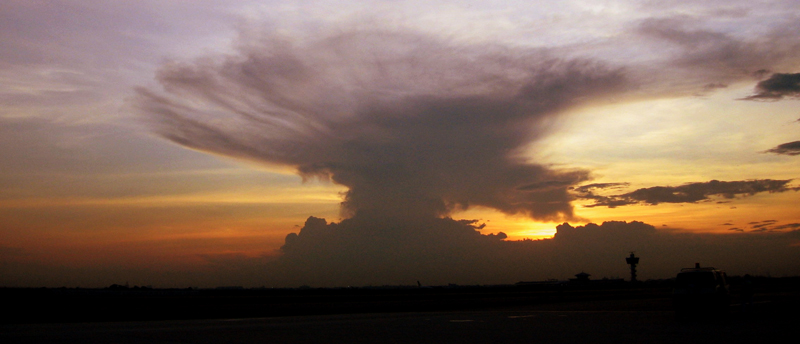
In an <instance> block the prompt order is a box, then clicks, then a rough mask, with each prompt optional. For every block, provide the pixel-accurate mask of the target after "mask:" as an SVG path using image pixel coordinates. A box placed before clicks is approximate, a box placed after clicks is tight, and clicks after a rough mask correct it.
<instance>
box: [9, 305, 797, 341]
mask: <svg viewBox="0 0 800 344" xmlns="http://www.w3.org/2000/svg"><path fill="white" fill-rule="evenodd" d="M636 302H638V304H637V303H636ZM663 302H664V301H663V300H650V301H648V300H636V301H627V302H625V303H623V304H620V303H619V302H606V303H596V302H595V303H582V304H561V305H547V306H545V307H533V308H531V307H526V308H528V309H501V310H482V311H455V312H425V313H380V314H346V315H324V316H298V317H274V318H255V319H218V320H186V321H149V322H147V321H145V322H108V323H77V324H18V325H2V326H0V342H2V343H8V344H11V343H461V344H465V343H581V342H585V343H672V344H674V343H682V344H683V343H765V342H769V341H772V340H779V339H783V340H785V339H784V338H785V336H786V335H789V334H792V333H793V332H794V327H795V326H796V321H797V316H796V315H788V316H786V315H782V314H774V313H767V312H769V311H770V310H769V308H767V307H760V308H757V309H755V310H754V311H753V312H750V313H743V312H741V311H739V309H738V308H733V309H732V311H731V312H730V314H729V315H728V316H727V317H725V318H724V319H698V320H695V321H687V322H679V321H676V320H675V319H674V313H673V312H672V311H670V310H665V309H663V307H662V306H663V305H662V303H663Z"/></svg>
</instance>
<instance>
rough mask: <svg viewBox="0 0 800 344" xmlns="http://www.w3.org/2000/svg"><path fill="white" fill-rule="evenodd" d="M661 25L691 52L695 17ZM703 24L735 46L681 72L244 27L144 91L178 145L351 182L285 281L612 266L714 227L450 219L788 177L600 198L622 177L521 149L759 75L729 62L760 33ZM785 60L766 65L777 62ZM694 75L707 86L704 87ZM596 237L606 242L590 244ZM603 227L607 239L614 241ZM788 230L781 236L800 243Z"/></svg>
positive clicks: (743, 189)
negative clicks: (520, 226)
mask: <svg viewBox="0 0 800 344" xmlns="http://www.w3.org/2000/svg"><path fill="white" fill-rule="evenodd" d="M649 30H650V31H647V30H643V31H642V32H644V31H647V34H649V35H661V36H662V38H666V39H671V40H673V41H676V42H679V43H680V44H679V45H681V46H685V47H686V50H687V51H688V50H691V49H690V47H691V46H692V44H690V43H691V42H689V41H687V40H690V39H691V37H692V35H689V34H686V33H687V32H688V31H687V32H679V31H676V30H670V29H669V28H668V27H667V25H665V24H664V23H655V24H653V25H651V26H650V27H649ZM688 33H691V32H688ZM703 37H704V38H703V39H706V40H707V42H713V41H714V40H713V39H714V38H715V37H717V38H719V37H722V38H724V44H713V45H712V46H711V47H710V48H709V49H706V50H704V51H702V54H701V55H702V56H699V55H697V56H695V55H696V54H695V55H691V54H687V55H686V56H682V57H680V56H679V57H676V58H674V59H673V60H671V61H667V62H664V64H665V65H669V66H671V67H675V68H677V69H678V72H681V73H677V74H680V75H678V76H674V75H673V74H675V73H676V72H675V71H674V70H673V69H672V68H658V66H656V67H653V66H648V67H647V68H645V67H642V66H638V67H636V66H628V67H627V68H621V67H615V66H610V65H608V64H605V63H602V62H598V61H596V60H591V59H564V58H558V57H557V56H554V55H553V51H548V50H542V49H538V50H536V49H525V48H516V47H507V46H497V45H492V44H472V43H455V42H454V41H449V40H446V39H442V38H437V37H433V36H430V35H424V34H418V33H414V32H407V31H381V30H374V31H359V30H355V31H348V30H340V31H339V32H338V33H336V34H332V35H328V36H322V37H321V38H315V39H290V38H285V37H283V38H282V37H275V36H269V35H268V36H264V37H258V38H242V40H241V41H240V44H239V46H238V48H237V50H236V52H235V53H233V54H231V55H227V56H209V57H206V58H203V59H198V60H195V61H190V62H173V63H169V64H166V65H164V66H163V67H162V69H161V70H160V71H159V72H158V74H157V80H158V81H159V82H160V83H161V85H162V86H163V90H153V89H144V88H141V89H139V90H138V91H137V96H136V100H135V103H136V105H137V106H138V108H139V109H140V111H141V113H142V115H143V117H144V118H146V119H147V121H148V123H149V125H150V126H151V127H152V128H153V130H154V131H155V132H157V133H158V134H160V135H161V136H162V137H164V138H166V139H168V140H171V141H173V142H175V143H177V144H180V145H183V146H186V147H189V148H192V149H197V150H201V151H206V152H211V153H214V154H220V155H224V156H231V157H237V158H242V159H249V160H253V161H257V162H261V163H265V164H275V165H281V166H289V167H291V168H294V169H295V170H296V171H297V173H298V174H299V175H301V176H302V177H303V178H305V179H314V178H318V179H322V180H330V181H332V182H334V183H337V184H340V185H343V186H346V187H347V188H348V190H347V192H346V193H345V195H344V200H343V203H342V209H343V213H344V215H345V219H344V220H342V221H340V222H338V223H328V222H327V221H325V220H323V219H318V218H314V217H311V218H309V220H308V221H307V222H306V224H305V226H304V227H303V228H302V229H301V230H300V232H299V233H290V234H289V235H288V236H287V237H286V242H285V245H284V246H283V247H282V249H281V252H282V253H283V254H282V256H281V257H280V258H279V259H278V260H276V261H275V262H273V263H272V264H271V265H270V267H269V268H268V269H267V270H268V271H267V273H271V274H274V275H276V276H278V275H279V276H281V278H282V280H283V282H282V283H283V284H284V285H286V284H288V283H292V281H294V282H297V283H313V284H324V285H359V284H370V283H399V281H404V282H412V283H413V281H415V280H417V279H427V280H429V281H436V282H437V283H444V282H459V283H464V282H478V281H483V282H484V283H491V282H500V281H505V282H508V281H509V280H511V281H513V280H514V279H518V278H524V277H521V276H526V274H531V275H535V276H548V275H550V276H556V275H557V274H563V272H564V271H569V269H578V268H579V267H582V268H580V269H584V268H592V269H596V270H594V271H595V272H601V271H610V270H608V269H606V268H603V267H602V265H603V264H607V263H608V262H609V261H611V259H617V258H613V257H616V255H618V254H619V252H620V251H622V252H627V251H630V250H637V247H647V245H649V244H647V243H648V242H652V241H657V240H661V239H665V240H664V242H665V243H670V244H669V245H667V246H663V247H662V246H659V249H658V250H657V251H658V253H657V254H658V255H659V257H660V258H659V259H662V260H663V262H662V263H664V264H662V266H668V264H674V259H676V258H677V257H680V256H681V252H683V251H681V250H683V248H685V247H687V243H692V242H693V240H695V239H696V238H702V239H701V240H707V239H706V238H707V237H705V236H688V235H687V236H682V237H681V238H684V239H680V240H677V239H676V240H671V239H672V237H665V236H664V234H659V233H658V232H657V231H655V228H654V227H653V226H650V225H646V224H642V223H638V222H635V223H631V224H628V223H624V222H620V223H610V224H608V225H606V224H604V225H601V226H586V227H578V228H573V227H571V226H569V225H567V224H564V225H562V226H559V228H558V231H559V233H560V234H559V235H557V236H556V238H554V239H552V240H548V241H536V242H532V241H525V242H509V241H504V240H503V239H504V238H505V236H504V235H503V234H502V233H498V234H495V235H483V234H481V233H480V232H479V229H480V226H479V225H478V224H477V223H475V222H470V221H466V222H465V221H458V220H454V219H452V218H450V217H447V216H448V214H450V213H452V212H453V211H454V210H457V209H466V208H469V207H473V206H482V207H487V208H492V209H496V210H498V211H500V212H503V213H506V214H520V215H524V216H528V217H530V218H532V219H537V220H543V221H561V220H570V219H575V217H576V216H575V214H574V213H573V206H572V204H571V202H572V201H574V200H575V199H577V198H584V199H594V200H595V202H596V203H595V205H594V206H609V207H611V206H619V205H627V204H633V203H647V204H657V203H663V202H697V201H702V200H706V199H708V197H709V196H715V195H718V196H721V197H733V196H740V195H749V194H753V193H757V192H770V191H772V192H778V191H785V189H786V188H787V186H786V184H787V183H788V181H780V180H778V181H774V180H756V181H742V182H717V181H712V182H707V183H693V184H687V185H684V186H679V187H656V188H648V189H641V190H637V191H634V192H631V193H627V194H622V195H615V196H604V198H602V197H600V196H597V195H596V194H595V192H596V191H597V190H600V189H611V188H618V187H623V186H626V184H624V183H613V184H609V183H604V184H589V185H584V186H580V185H581V184H583V183H585V182H588V181H589V180H590V179H591V178H590V171H586V170H559V169H556V168H553V167H551V166H549V165H544V164H537V163H536V162H531V161H530V160H529V158H528V157H525V156H523V154H522V151H523V150H524V149H526V148H527V147H530V145H531V144H532V143H536V142H537V140H540V139H542V138H543V137H545V136H546V135H547V134H548V132H549V131H550V130H551V128H550V125H551V123H553V122H555V121H556V120H557V116H559V115H560V114H563V113H565V112H566V110H568V109H570V108H572V107H579V106H585V105H588V104H590V103H591V102H595V101H604V100H605V99H606V98H617V99H619V97H624V96H626V95H628V94H634V96H637V97H638V96H642V95H643V94H644V96H646V97H647V96H663V95H674V94H693V93H696V91H702V92H708V91H710V90H711V89H713V88H718V87H712V88H709V87H705V88H704V87H703V85H710V84H713V85H723V84H727V83H728V82H736V81H740V80H741V79H743V78H751V77H752V76H751V75H750V74H745V75H744V76H731V75H732V74H731V73H730V70H732V69H741V68H742V67H743V66H744V65H747V64H750V63H751V62H752V63H753V64H755V62H754V61H757V60H758V59H757V55H758V54H757V52H758V49H750V48H752V47H754V46H758V45H757V44H755V45H754V44H750V45H748V44H744V43H741V42H738V41H736V40H735V39H733V38H732V37H729V36H725V35H722V36H720V35H716V36H715V35H713V34H708V35H703ZM740 43H741V44H740ZM726 47H739V48H737V49H733V50H728V49H727V48H726ZM748 47H750V48H748ZM726 50H728V51H733V52H735V53H736V54H741V56H737V57H735V58H732V59H728V60H725V61H724V62H725V63H716V62H707V61H708V60H709V58H711V59H722V58H723V57H725V56H728V55H725V54H724V51H726ZM745 55H746V56H745ZM700 57H702V58H700ZM770 58H772V60H779V59H780V56H778V57H775V56H771V57H770ZM773 62H774V61H773ZM773 62H770V61H766V62H765V63H764V64H765V65H766V67H770V68H772V67H773V64H774V63H773ZM714 66H716V67H714ZM747 67H752V68H754V69H757V68H763V67H764V66H762V65H759V66H757V67H756V66H747ZM667 69H668V70H669V71H668V72H665V71H664V70H667ZM697 69H703V71H704V74H703V73H696V72H695V71H696V70H697ZM654 70H660V71H659V72H656V73H651V72H652V71H654ZM701 74H702V75H701ZM632 76H633V77H632ZM662 78H663V80H662ZM661 81H663V85H662V84H661V83H660V82H661ZM648 82H650V83H651V84H648ZM656 84H657V85H656ZM687 84H693V85H694V86H691V88H692V89H691V90H689V91H691V92H686V91H687V89H686V85H687ZM664 85H665V86H664ZM651 86H652V87H651ZM647 87H651V88H647ZM632 90H633V92H631V93H627V92H628V91H632ZM615 228H616V229H619V230H616V229H615ZM569 233H573V234H575V235H571V234H569ZM598 235H599V236H598ZM787 235H788V234H787ZM589 238H596V239H598V240H595V241H586V240H584V239H587V240H588V239H589ZM626 238H628V239H626ZM600 239H602V240H606V239H608V241H607V242H605V244H602V245H601V244H600V243H601V241H600ZM617 239H619V240H617ZM634 239H635V240H634ZM630 240H634V241H630ZM782 240H783V239H782ZM742 242H744V241H742ZM588 243H591V245H592V250H587V245H588ZM673 243H674V245H673ZM584 244H587V245H584ZM606 244H607V245H606ZM784 244H785V241H783V242H782V243H777V241H776V242H775V243H772V242H771V243H770V244H769V245H775V246H776V247H781V249H782V250H784V251H787V252H788V251H791V252H794V251H793V250H790V249H787V248H786V247H785V246H780V245H784ZM736 245H739V241H736ZM703 247H711V246H709V245H706V246H703ZM737 247H738V246H737ZM770 248H772V246H770ZM653 254H656V253H655V252H654V253H653ZM601 256H602V257H601ZM532 257H533V258H532ZM564 257H567V258H564ZM592 262H596V264H595V263H592ZM624 268H625V267H623V271H624ZM603 269H605V270H603ZM265 271H266V270H265ZM576 272H577V271H576ZM604 273H605V272H604Z"/></svg>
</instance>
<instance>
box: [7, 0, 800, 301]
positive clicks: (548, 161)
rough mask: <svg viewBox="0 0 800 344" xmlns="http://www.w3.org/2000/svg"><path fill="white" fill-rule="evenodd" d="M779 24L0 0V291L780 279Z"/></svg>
mask: <svg viewBox="0 0 800 344" xmlns="http://www.w3.org/2000/svg"><path fill="white" fill-rule="evenodd" d="M799 32H800V4H798V2H797V1H795V0H776V1H762V2H758V4H753V2H752V1H738V0H735V1H729V0H726V1H705V2H697V1H664V0H662V1H597V0H592V1H558V2H555V1H540V2H537V1H463V0H462V1H411V0H409V1H402V0H398V1H388V0H387V1H264V0H262V1H245V0H228V1H221V0H220V1H217V0H197V1H180V0H139V1H133V0H131V1H127V0H119V1H105V0H81V1H79V0H75V1H69V0H66V1H59V0H51V1H31V0H26V1H22V0H19V1H17V0H3V1H0V42H1V43H0V80H1V81H2V82H0V185H2V188H0V286H29V287H40V286H48V287H60V286H67V287H76V286H82V287H104V286H108V285H111V284H114V283H116V284H124V283H129V284H131V285H134V284H135V285H152V286H154V287H188V286H199V287H214V286H218V285H243V286H248V287H253V286H267V287H286V286H288V287H296V286H300V285H312V286H346V285H381V284H393V285H395V284H408V285H411V284H416V281H417V280H421V281H422V283H427V284H446V283H459V284H489V283H514V282H517V281H520V280H544V279H548V278H558V279H566V278H569V277H571V276H573V275H574V274H576V273H578V272H581V271H585V272H587V273H590V274H592V276H593V278H602V277H609V278H616V277H625V278H627V273H628V272H627V269H628V267H627V266H626V265H625V264H624V260H623V259H624V257H625V256H627V255H628V254H629V252H631V251H635V252H636V254H637V255H639V256H641V257H642V260H641V265H640V274H639V277H640V278H641V279H647V278H669V277H672V276H674V273H675V272H677V271H678V270H679V269H680V268H682V267H687V266H692V265H694V263H695V262H698V261H699V262H701V263H703V264H708V265H714V266H717V267H719V268H723V269H725V270H727V271H728V273H729V274H734V275H736V274H745V273H751V274H759V275H772V276H785V275H800V259H797V258H798V257H800V209H799V208H798V204H800V193H798V190H800V180H798V179H797V178H800V53H798V52H800V35H798V33H799ZM321 219H325V220H324V221H323V220H321ZM462 220H463V221H462ZM472 220H477V221H472ZM604 222H606V224H605V225H602V226H601V224H603V223H604ZM565 223H568V225H566V224H565ZM592 223H593V224H596V225H591V224H592ZM557 227H558V233H559V234H558V235H556V236H555V238H553V236H554V234H556V231H557ZM301 229H302V231H301ZM478 232H480V234H478ZM501 232H502V234H501ZM290 233H293V234H290ZM523 239H533V240H532V241H531V240H525V241H523ZM539 239H544V240H539ZM282 246H283V249H282V248H281V247H282Z"/></svg>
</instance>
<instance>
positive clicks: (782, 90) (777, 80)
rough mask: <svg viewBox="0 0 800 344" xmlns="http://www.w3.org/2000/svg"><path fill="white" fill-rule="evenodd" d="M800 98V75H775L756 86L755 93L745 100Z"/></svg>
mask: <svg viewBox="0 0 800 344" xmlns="http://www.w3.org/2000/svg"><path fill="white" fill-rule="evenodd" d="M784 98H800V73H794V74H784V73H775V74H772V76H770V77H769V79H767V80H762V81H760V82H759V83H758V84H756V89H755V93H754V94H753V95H750V96H747V97H745V98H743V99H744V100H781V99H784Z"/></svg>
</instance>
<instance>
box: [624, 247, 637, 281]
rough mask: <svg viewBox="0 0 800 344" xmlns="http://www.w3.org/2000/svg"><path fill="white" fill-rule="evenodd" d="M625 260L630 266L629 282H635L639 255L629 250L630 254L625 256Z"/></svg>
mask: <svg viewBox="0 0 800 344" xmlns="http://www.w3.org/2000/svg"><path fill="white" fill-rule="evenodd" d="M625 262H627V263H628V265H630V266H631V282H636V264H639V257H636V256H634V255H633V252H631V255H630V256H628V258H625Z"/></svg>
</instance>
